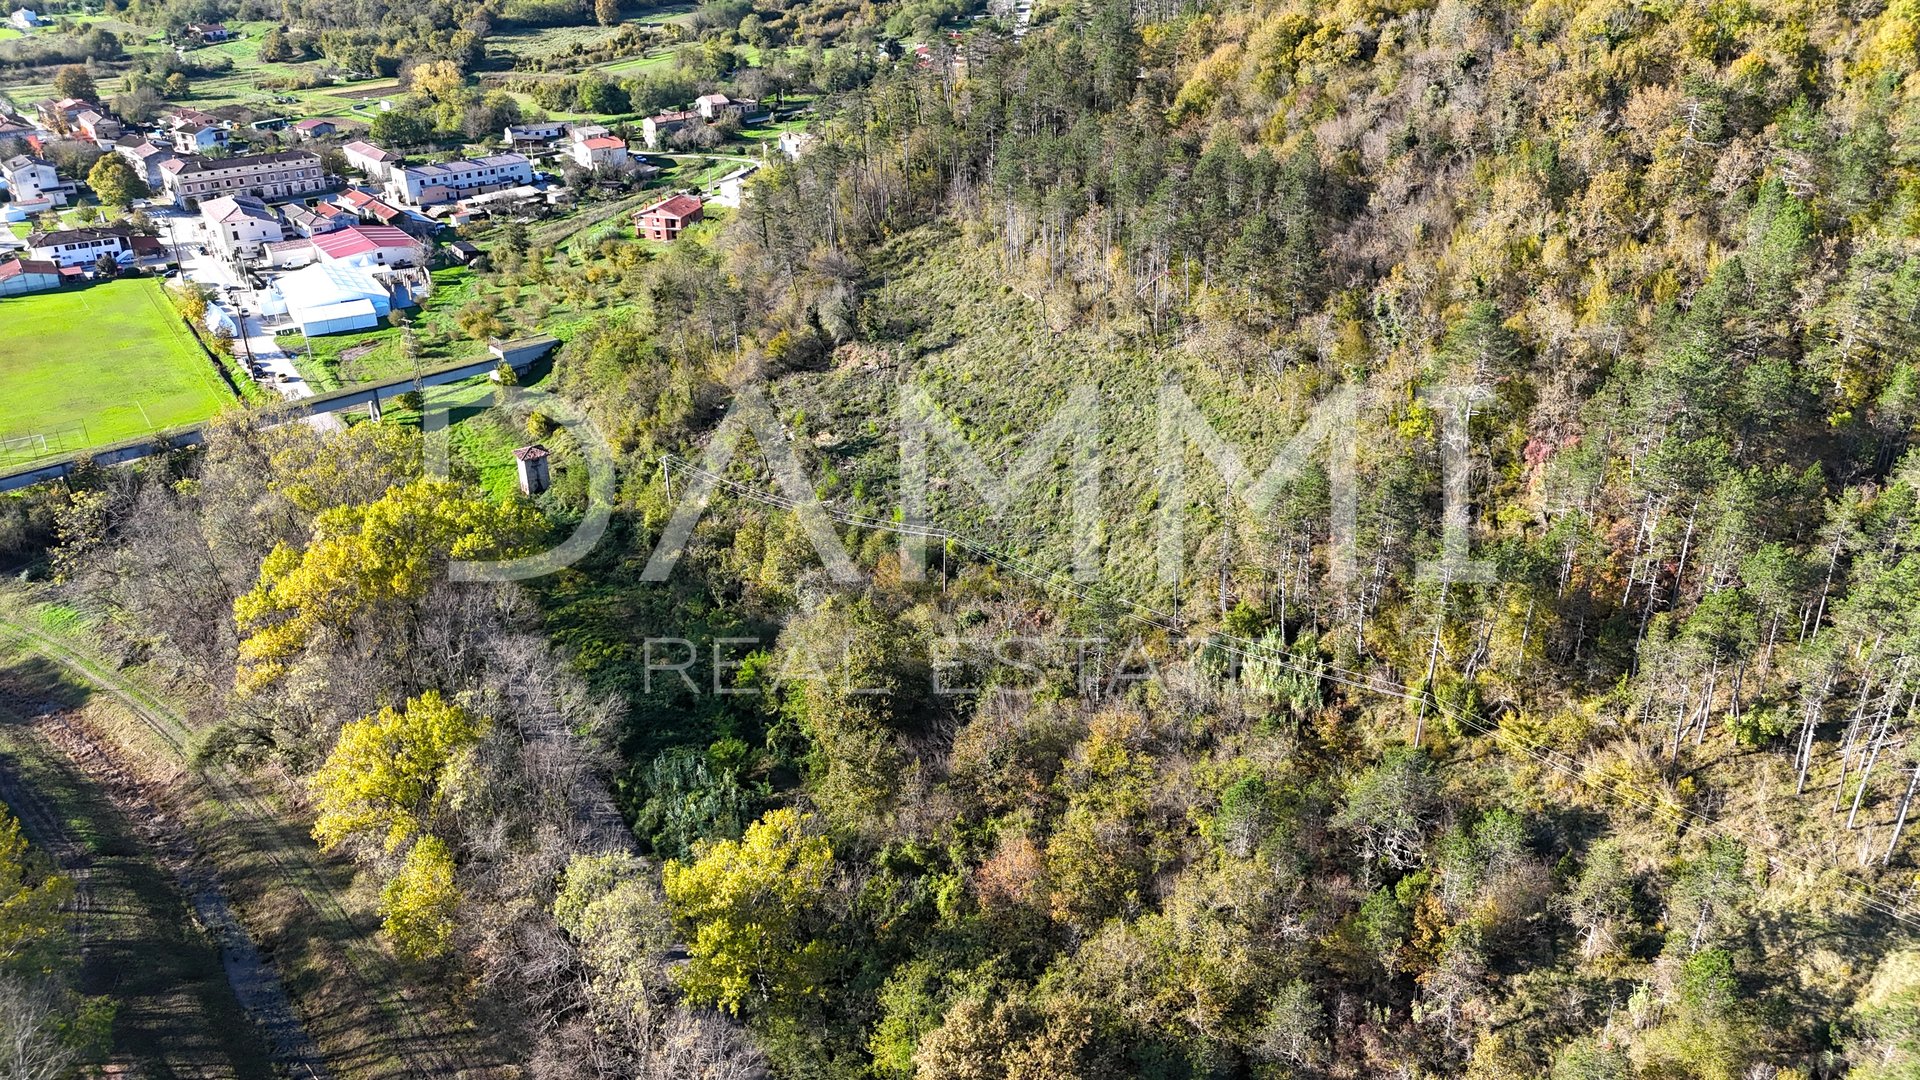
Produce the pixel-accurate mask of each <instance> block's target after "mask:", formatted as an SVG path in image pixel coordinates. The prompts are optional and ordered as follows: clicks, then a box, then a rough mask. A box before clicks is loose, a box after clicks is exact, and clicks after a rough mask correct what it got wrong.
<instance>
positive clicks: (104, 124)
mask: <svg viewBox="0 0 1920 1080" xmlns="http://www.w3.org/2000/svg"><path fill="white" fill-rule="evenodd" d="M73 130H74V131H75V132H76V133H77V134H80V135H84V136H86V137H87V138H89V139H92V140H93V141H94V142H96V143H110V142H112V141H113V140H115V139H117V138H119V137H120V132H121V130H122V129H121V127H120V121H118V120H115V119H114V118H113V117H111V116H107V115H105V114H103V113H102V112H100V110H98V109H82V110H81V111H80V112H79V113H77V114H76V115H75V116H74V118H73Z"/></svg>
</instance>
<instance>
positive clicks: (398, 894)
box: [380, 836, 460, 960]
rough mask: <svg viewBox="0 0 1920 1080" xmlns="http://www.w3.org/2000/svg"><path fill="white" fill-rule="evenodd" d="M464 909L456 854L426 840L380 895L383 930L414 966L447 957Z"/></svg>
mask: <svg viewBox="0 0 1920 1080" xmlns="http://www.w3.org/2000/svg"><path fill="white" fill-rule="evenodd" d="M459 906H460V890H459V889H458V888H456V887H455V886H454V884H453V852H452V851H451V850H449V849H448V848H447V845H446V843H445V842H444V841H442V840H441V839H440V838H439V837H437V836H423V837H421V838H420V839H419V840H418V841H416V842H415V843H414V845H413V846H412V847H411V848H408V849H407V857H406V858H405V859H404V860H402V861H401V863H400V872H399V873H397V874H395V875H393V880H391V881H389V882H387V884H386V887H385V888H383V889H381V890H380V918H381V919H382V921H383V922H382V925H383V926H384V928H385V929H386V931H387V935H388V936H389V937H391V938H393V944H394V948H396V949H398V950H399V952H400V955H402V956H405V957H408V958H409V959H413V960H430V959H433V958H434V957H438V956H445V955H446V953H447V950H448V948H450V947H451V946H452V944H453V913H454V910H455V909H457V908H458V907H459Z"/></svg>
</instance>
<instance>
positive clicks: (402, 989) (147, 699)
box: [0, 618, 491, 1080]
mask: <svg viewBox="0 0 1920 1080" xmlns="http://www.w3.org/2000/svg"><path fill="white" fill-rule="evenodd" d="M0 634H3V635H6V636H10V637H12V638H15V639H17V640H18V641H20V642H21V643H23V644H24V645H25V646H26V647H28V648H29V649H31V650H32V651H33V652H35V653H37V654H38V655H40V656H42V657H44V658H45V659H47V660H49V661H51V662H53V663H55V664H58V665H59V666H60V667H61V668H63V669H65V670H66V672H67V673H68V674H69V675H71V676H72V677H73V678H75V679H77V680H79V681H80V682H81V683H83V684H85V685H88V686H90V687H92V688H93V689H94V690H95V692H98V693H101V694H104V695H106V696H108V697H111V698H113V699H115V700H116V701H117V702H118V703H119V704H121V705H122V706H124V707H125V709H126V710H127V712H128V713H129V714H131V715H132V716H133V717H134V718H136V719H137V720H138V721H139V722H140V723H141V724H142V725H144V726H145V727H146V728H147V729H148V730H149V731H151V732H152V733H153V734H154V735H155V736H156V737H157V738H158V739H159V740H160V741H161V742H162V743H164V744H165V745H166V746H167V747H168V748H169V749H170V751H171V753H172V754H173V755H174V756H176V757H177V758H178V760H179V761H180V763H181V764H182V765H183V767H184V765H185V763H186V762H187V761H188V758H189V756H190V755H189V746H188V741H187V739H188V733H189V731H190V729H189V727H188V725H187V723H186V721H185V720H184V719H183V718H182V717H181V716H180V715H179V714H178V713H176V712H174V711H173V710H172V709H171V708H169V707H168V706H167V705H166V704H165V703H164V702H162V701H160V700H159V699H158V698H156V697H154V696H153V695H152V694H150V693H148V692H147V691H145V690H143V689H141V688H140V687H139V686H137V685H135V684H133V683H132V682H130V681H128V680H126V679H124V678H122V677H120V676H119V675H117V674H115V673H113V672H111V671H108V670H107V669H106V668H105V667H104V666H103V665H101V664H100V663H98V662H97V661H95V660H93V659H92V658H90V657H88V656H86V655H84V654H82V653H79V652H77V651H76V650H74V649H72V648H69V647H68V646H66V645H65V644H63V643H61V642H60V641H58V640H57V639H55V638H53V637H51V636H49V635H47V634H44V633H42V632H40V631H38V630H36V629H34V628H32V627H29V626H26V625H22V624H21V623H18V622H15V621H13V620H11V619H6V618H0ZM198 775H200V776H201V777H202V778H204V780H205V781H206V783H207V786H208V787H209V788H210V789H211V790H212V791H213V793H214V794H215V795H216V796H218V798H219V799H220V800H221V801H222V802H223V803H224V804H225V805H227V806H228V807H229V808H231V809H232V810H233V811H235V812H236V813H237V814H239V815H241V816H243V817H244V818H245V819H249V820H247V821H246V822H245V824H246V825H247V826H249V831H250V832H251V833H253V834H255V835H258V836H260V837H262V838H263V839H264V841H265V843H264V844H263V845H262V846H260V847H259V848H257V849H256V850H257V852H258V853H259V854H261V855H263V856H264V857H265V858H266V859H267V860H268V861H269V862H271V864H272V865H273V867H274V870H275V872H276V874H277V875H278V876H279V877H280V878H281V880H282V881H284V882H285V883H286V884H287V886H288V887H290V888H291V889H292V890H294V891H295V892H296V893H297V894H298V895H299V896H300V897H302V899H303V900H304V901H305V903H306V905H307V906H308V908H309V910H310V911H311V913H312V914H313V915H314V916H316V917H317V918H318V919H320V920H321V921H322V922H323V923H324V924H325V925H326V927H327V929H328V931H329V933H328V936H329V937H330V938H331V939H332V940H334V941H336V942H338V943H340V945H341V950H342V953H343V954H344V959H345V961H346V963H347V965H348V967H349V969H350V970H351V972H352V974H353V976H354V978H355V981H356V982H358V983H359V984H360V985H361V986H362V987H363V988H364V990H365V992H366V994H367V996H368V998H369V999H370V1000H371V1001H372V1002H373V1003H374V1005H375V1006H376V1008H377V1010H378V1012H379V1013H380V1014H382V1015H383V1019H384V1020H385V1022H386V1024H387V1025H390V1027H391V1029H392V1031H393V1033H394V1034H395V1035H397V1036H399V1038H398V1039H396V1040H395V1041H394V1044H393V1045H394V1048H395V1050H396V1052H397V1053H398V1054H399V1055H400V1057H401V1058H402V1060H403V1062H404V1064H405V1075H407V1076H414V1077H456V1076H476V1077H479V1076H486V1075H490V1073H491V1070H490V1067H489V1066H487V1065H485V1064H479V1063H477V1062H475V1061H472V1060H469V1059H470V1058H472V1057H475V1056H479V1057H485V1056H487V1055H473V1054H470V1053H469V1052H468V1051H469V1050H470V1049H471V1048H470V1047H467V1045H466V1044H467V1043H468V1042H470V1040H468V1039H466V1038H465V1037H464V1036H463V1035H462V1033H460V1032H457V1031H450V1030H448V1029H447V1028H445V1027H444V1026H442V1025H440V1024H438V1023H436V1021H435V1018H434V1017H433V1016H430V1015H429V1014H428V1011H427V1010H426V1009H425V1008H424V1007H423V1006H422V1005H421V1004H419V1003H417V1002H415V1001H413V1000H411V999H410V998H409V997H408V994H407V991H406V984H405V982H404V980H403V979H402V978H401V973H400V971H399V969H398V967H397V965H396V964H395V962H394V960H393V958H392V957H391V955H390V954H388V953H387V952H386V950H385V949H384V948H382V947H381V946H380V945H379V943H378V942H376V941H374V940H373V939H372V938H371V937H370V935H369V933H368V931H367V930H366V928H364V927H362V926H360V925H359V924H358V923H357V922H356V920H355V919H354V917H353V916H352V914H351V913H350V912H349V911H348V910H347V908H346V906H345V905H344V904H343V903H342V898H341V897H340V895H339V894H338V893H337V892H336V891H335V889H334V887H333V886H331V885H329V884H328V882H327V879H326V875H325V874H324V873H322V872H321V870H320V869H319V867H317V866H316V865H315V864H314V863H313V861H312V853H311V852H310V851H309V850H308V849H306V848H305V847H304V846H302V845H298V844H293V843H288V842H286V840H285V838H284V836H283V834H282V833H281V832H280V829H279V826H280V823H281V820H282V815H280V814H279V813H278V812H277V811H275V810H274V809H273V808H272V807H269V806H268V805H266V803H265V802H264V801H262V800H261V799H260V797H259V796H257V795H256V794H254V793H253V792H252V791H251V790H249V788H248V787H247V785H246V784H245V783H244V782H243V781H242V780H241V779H240V778H239V777H237V776H234V775H232V774H231V773H230V772H228V771H227V770H226V769H224V768H209V769H203V770H199V772H198ZM225 915H226V917H227V919H228V920H230V921H231V925H232V926H233V928H234V929H235V930H237V931H240V933H241V937H242V938H243V939H245V937H246V935H245V933H244V929H243V928H242V927H241V926H240V924H239V922H238V920H237V919H234V918H233V913H232V910H231V908H230V906H229V907H228V908H227V909H226V910H225ZM210 925H213V924H210ZM256 953H257V950H256ZM235 989H236V992H238V991H239V987H238V986H236V988H235ZM289 1015H290V1016H291V1009H290V1008H289ZM295 1026H296V1027H297V1026H298V1025H297V1021H296V1024H295ZM281 1030H282V1031H283V1032H284V1031H287V1030H289V1029H285V1028H284V1027H283V1028H281ZM311 1045H312V1044H311V1042H310V1041H309V1043H308V1048H309V1050H308V1052H309V1053H311V1060H312V1061H313V1062H314V1063H316V1064H315V1065H314V1066H313V1067H314V1072H313V1073H312V1075H314V1076H320V1075H324V1074H323V1073H321V1072H320V1071H319V1068H318V1065H317V1063H318V1062H320V1061H322V1060H323V1058H322V1057H321V1056H320V1055H319V1054H318V1052H317V1051H312V1050H311ZM456 1048H459V1049H456ZM295 1075H296V1076H297V1077H301V1078H302V1080H304V1078H305V1076H306V1075H307V1074H305V1073H301V1072H297V1071H296V1073H295Z"/></svg>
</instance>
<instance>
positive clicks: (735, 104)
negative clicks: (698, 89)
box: [693, 94, 760, 123]
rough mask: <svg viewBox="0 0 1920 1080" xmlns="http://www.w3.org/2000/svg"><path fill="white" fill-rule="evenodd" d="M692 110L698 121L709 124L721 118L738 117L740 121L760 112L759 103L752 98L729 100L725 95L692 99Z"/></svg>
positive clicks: (705, 95)
mask: <svg viewBox="0 0 1920 1080" xmlns="http://www.w3.org/2000/svg"><path fill="white" fill-rule="evenodd" d="M693 109H694V111H695V112H697V113H699V114H700V119H702V120H705V121H708V122H709V123H711V122H713V121H715V120H718V119H720V118H721V117H723V116H738V117H741V118H742V119H744V118H746V117H749V116H754V115H756V114H758V113H759V112H760V103H759V102H758V101H756V100H754V99H753V98H730V97H728V96H727V95H725V94H702V95H700V96H699V97H697V98H694V99H693Z"/></svg>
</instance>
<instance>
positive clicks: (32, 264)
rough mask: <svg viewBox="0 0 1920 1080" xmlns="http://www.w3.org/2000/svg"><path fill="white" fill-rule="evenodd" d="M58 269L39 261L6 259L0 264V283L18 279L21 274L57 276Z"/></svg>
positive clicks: (55, 266)
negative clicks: (9, 279)
mask: <svg viewBox="0 0 1920 1080" xmlns="http://www.w3.org/2000/svg"><path fill="white" fill-rule="evenodd" d="M59 272H60V267H59V266H58V265H57V264H55V263H51V262H46V261H44V260H41V259H8V260H6V261H5V262H0V281H6V280H7V279H8V278H15V277H19V276H20V275H21V274H58V273H59Z"/></svg>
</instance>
